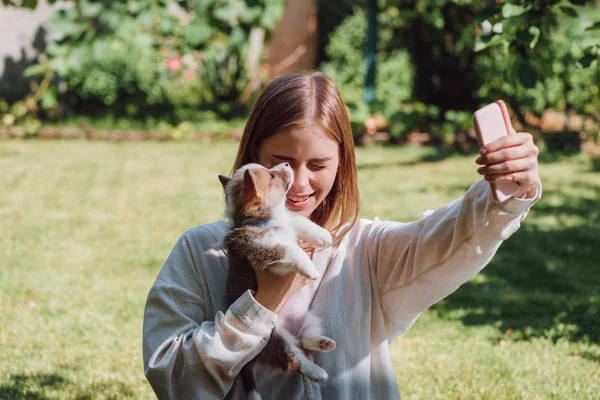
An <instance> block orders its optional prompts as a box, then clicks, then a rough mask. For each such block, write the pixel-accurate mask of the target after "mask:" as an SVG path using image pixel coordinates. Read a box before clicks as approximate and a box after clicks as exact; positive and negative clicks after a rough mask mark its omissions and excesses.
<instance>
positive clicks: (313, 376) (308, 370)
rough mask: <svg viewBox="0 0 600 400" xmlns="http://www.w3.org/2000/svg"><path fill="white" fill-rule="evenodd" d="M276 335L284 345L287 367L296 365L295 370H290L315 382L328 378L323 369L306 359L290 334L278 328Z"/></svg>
mask: <svg viewBox="0 0 600 400" xmlns="http://www.w3.org/2000/svg"><path fill="white" fill-rule="evenodd" d="M277 333H278V334H279V335H280V336H281V338H282V339H283V340H284V342H285V344H286V347H287V352H288V359H289V361H288V365H289V364H295V362H297V363H298V365H297V367H296V368H291V369H292V370H299V371H300V372H301V373H302V374H303V375H304V376H306V377H307V378H308V379H310V380H311V381H315V382H323V381H324V380H326V379H327V378H328V377H329V375H327V372H326V371H325V370H324V369H323V368H321V367H319V366H318V365H317V364H315V363H314V362H312V361H310V360H309V359H308V358H307V357H306V355H305V354H304V352H303V351H302V350H301V349H300V348H299V347H298V345H297V344H296V338H295V337H294V336H293V335H292V334H291V333H289V332H288V331H287V330H286V329H285V328H283V327H280V328H279V329H278V330H277Z"/></svg>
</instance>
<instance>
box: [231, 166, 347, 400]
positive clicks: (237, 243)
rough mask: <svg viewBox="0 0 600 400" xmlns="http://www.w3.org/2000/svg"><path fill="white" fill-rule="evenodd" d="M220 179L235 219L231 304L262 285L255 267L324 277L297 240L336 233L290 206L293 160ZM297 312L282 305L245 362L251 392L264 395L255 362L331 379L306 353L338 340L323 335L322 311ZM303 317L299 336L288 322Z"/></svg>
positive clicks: (323, 242) (324, 239)
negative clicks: (268, 334) (264, 338)
mask: <svg viewBox="0 0 600 400" xmlns="http://www.w3.org/2000/svg"><path fill="white" fill-rule="evenodd" d="M219 180H220V181H221V184H222V185H223V188H224V189H225V194H226V203H227V208H226V215H227V217H228V219H229V220H230V222H231V230H230V231H229V233H228V234H227V236H226V237H225V248H226V249H227V258H228V262H229V271H228V276H227V286H226V296H225V297H226V298H225V302H226V306H227V307H229V306H230V305H231V304H232V303H233V302H234V301H236V300H237V299H238V298H239V297H240V296H241V295H242V294H244V293H245V292H246V291H247V290H248V289H251V290H253V291H255V292H256V291H257V290H258V285H257V281H256V276H255V274H254V270H255V269H262V270H265V271H268V272H270V273H273V274H279V275H284V274H287V273H289V272H292V271H298V272H300V273H301V274H303V275H305V276H307V277H309V278H311V279H316V278H318V277H319V271H318V270H317V269H316V267H315V265H314V264H313V262H312V261H311V259H310V257H309V256H308V255H307V254H306V252H305V251H304V250H303V249H302V248H301V247H300V246H299V244H298V240H299V239H300V240H302V241H304V242H306V243H307V244H309V245H312V246H319V247H322V246H327V245H330V244H331V235H330V234H329V232H328V231H327V230H326V229H323V228H321V227H320V226H318V225H317V224H315V223H313V222H311V221H310V220H309V219H308V218H305V217H302V216H299V215H296V214H293V213H292V212H290V211H288V210H287V209H286V207H285V201H286V194H287V191H288V190H289V188H290V187H291V185H292V183H293V181H294V172H293V170H292V169H291V168H290V166H289V164H287V163H285V164H279V165H278V166H276V167H274V168H272V169H266V168H264V167H263V166H261V165H258V164H247V165H245V166H243V167H241V168H240V169H238V170H237V171H235V172H234V174H233V176H232V178H227V177H224V176H221V175H220V176H219ZM306 301H307V302H310V299H306ZM297 313H298V311H294V310H289V311H287V313H286V312H285V310H282V312H280V313H279V316H278V319H277V324H276V326H275V327H274V329H273V332H272V334H271V337H270V339H269V341H268V343H267V345H266V346H265V348H264V349H263V351H262V352H261V353H260V354H259V355H258V356H257V357H256V358H255V359H254V360H252V361H251V362H249V363H248V364H247V365H246V366H244V368H242V370H241V372H240V374H241V377H242V381H243V383H244V385H245V387H246V389H247V390H248V392H249V396H250V398H254V399H260V398H261V397H260V395H259V394H258V392H257V390H256V387H257V385H256V380H255V379H254V374H253V371H252V365H253V364H254V363H255V362H259V363H264V364H268V365H271V366H274V367H276V368H281V369H283V370H285V371H288V372H300V373H302V374H304V376H306V377H307V378H309V379H311V380H313V381H317V382H321V381H324V380H325V379H327V372H325V370H323V369H322V368H321V367H319V366H318V365H316V364H314V363H313V362H312V361H310V360H309V359H308V358H307V354H308V352H310V351H331V350H333V349H334V348H335V342H334V341H333V340H332V339H330V338H328V337H326V336H323V335H322V328H321V322H320V320H319V318H318V317H316V316H315V315H313V314H312V313H311V312H310V311H308V312H307V313H304V312H300V313H301V314H302V315H296V314H297ZM298 321H301V326H300V329H299V330H298V331H297V332H298V333H297V336H295V335H294V334H292V333H290V329H289V328H290V327H291V326H294V325H296V326H297V323H298Z"/></svg>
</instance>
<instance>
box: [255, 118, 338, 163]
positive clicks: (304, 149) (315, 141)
mask: <svg viewBox="0 0 600 400" xmlns="http://www.w3.org/2000/svg"><path fill="white" fill-rule="evenodd" d="M263 150H264V151H267V152H269V153H271V154H274V153H277V155H284V156H287V157H291V158H297V157H299V158H309V159H315V158H316V159H319V158H321V159H326V158H333V157H335V156H336V155H337V154H338V152H339V143H338V142H337V141H336V140H335V139H334V138H332V137H331V136H330V135H329V134H328V133H327V132H325V131H324V130H323V129H322V128H321V127H320V126H318V125H317V124H294V125H290V126H288V127H286V128H284V129H282V130H281V131H279V132H277V133H276V134H275V135H273V136H271V137H269V138H268V139H266V140H265V141H264V142H263V143H262V145H261V151H263ZM279 153H281V154H279Z"/></svg>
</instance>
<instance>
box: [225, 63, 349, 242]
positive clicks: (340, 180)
mask: <svg viewBox="0 0 600 400" xmlns="http://www.w3.org/2000/svg"><path fill="white" fill-rule="evenodd" d="M302 121H310V122H311V123H315V124H317V125H318V126H319V127H320V128H321V129H323V130H324V131H325V132H326V133H328V134H329V135H330V137H331V138H332V139H334V140H336V141H337V142H338V143H339V154H340V165H339V169H338V172H337V175H336V178H335V181H334V183H333V187H332V188H331V191H330V192H329V194H328V195H327V196H326V197H325V199H323V201H322V202H321V204H319V205H318V206H317V208H316V209H315V210H314V211H313V213H312V214H311V216H310V219H311V220H312V221H313V222H315V223H317V224H319V225H320V226H322V227H324V228H325V229H327V230H329V231H330V232H331V233H332V235H333V236H334V244H338V243H339V242H340V241H341V240H342V239H343V237H344V236H345V235H346V234H347V233H348V232H349V231H350V229H352V227H353V226H354V225H355V224H356V222H357V221H358V218H359V213H360V196H359V193H358V179H357V171H356V160H355V156H354V138H353V136H352V130H351V128H350V120H349V118H348V112H347V111H346V106H345V105H344V102H343V100H342V97H341V96H340V93H339V91H338V90H337V88H336V87H335V84H334V83H333V81H331V79H329V78H328V77H326V76H325V75H323V74H320V73H312V74H309V73H294V74H288V75H283V76H280V77H278V78H276V79H274V80H273V81H272V82H271V83H269V85H268V86H267V87H266V88H265V90H264V91H263V92H262V94H261V95H260V96H259V98H258V99H257V101H256V103H255V104H254V107H253V108H252V111H251V112H250V116H249V117H248V121H247V122H246V126H245V128H244V133H243V135H242V139H241V142H240V147H239V149H238V153H237V157H236V160H235V164H234V167H233V170H234V171H235V170H236V169H238V168H240V167H241V166H243V165H245V164H248V163H251V162H254V163H256V162H258V151H259V149H260V146H261V144H262V142H263V141H264V140H265V139H267V138H269V137H271V136H273V135H275V134H276V133H278V132H280V131H281V130H282V129H284V128H286V127H288V126H290V125H293V124H300V123H302ZM342 228H344V229H343V230H342Z"/></svg>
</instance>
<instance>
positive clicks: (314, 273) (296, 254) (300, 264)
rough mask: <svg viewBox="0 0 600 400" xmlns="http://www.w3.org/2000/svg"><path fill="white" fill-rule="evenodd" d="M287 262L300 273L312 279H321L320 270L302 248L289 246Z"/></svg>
mask: <svg viewBox="0 0 600 400" xmlns="http://www.w3.org/2000/svg"><path fill="white" fill-rule="evenodd" d="M285 256H286V257H285V258H286V261H287V260H289V261H290V262H292V263H293V264H294V265H296V267H297V268H298V271H299V272H300V273H301V274H302V275H305V276H307V277H309V278H310V279H317V278H318V277H319V270H317V268H316V267H315V264H313V262H312V260H311V259H310V257H309V256H308V255H307V254H306V252H305V251H304V250H302V249H301V248H300V246H289V247H288V248H287V249H286V254H285Z"/></svg>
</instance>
